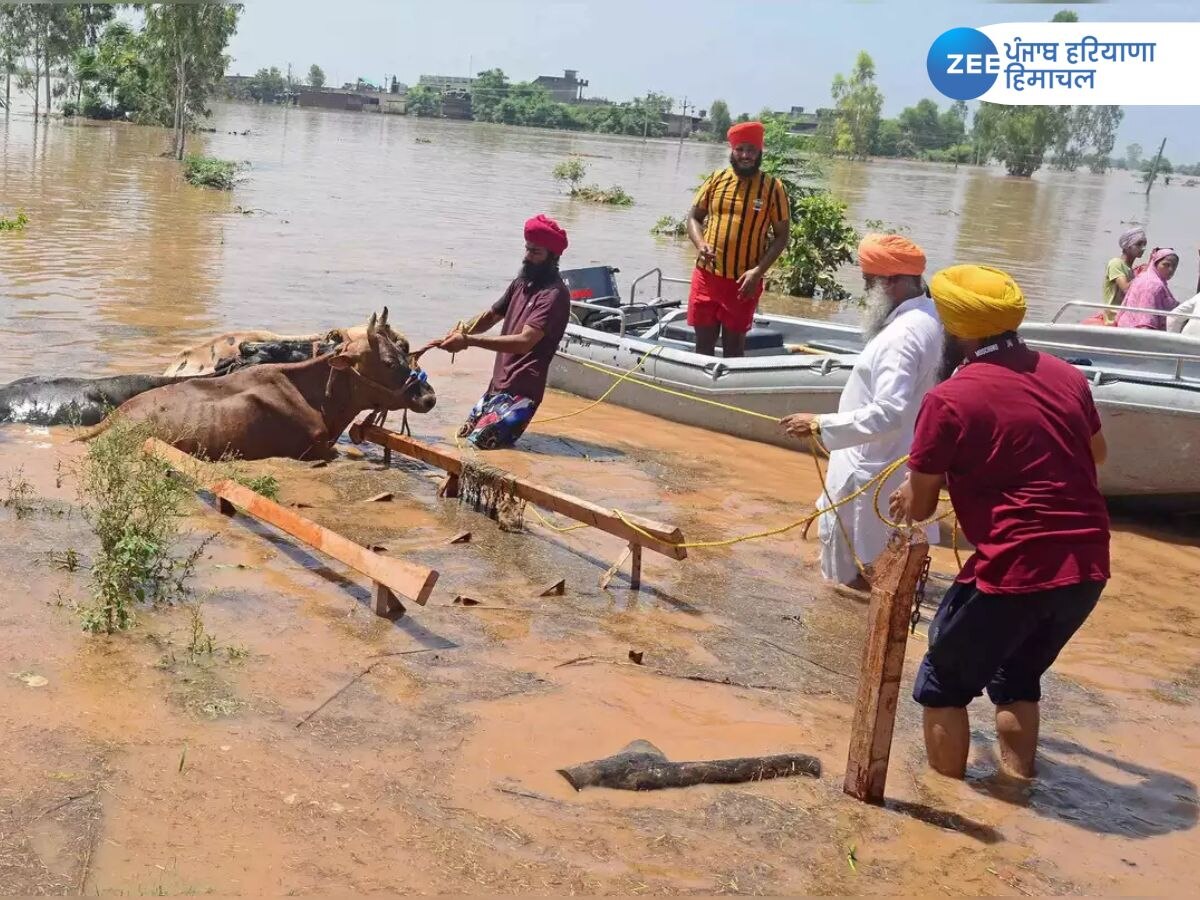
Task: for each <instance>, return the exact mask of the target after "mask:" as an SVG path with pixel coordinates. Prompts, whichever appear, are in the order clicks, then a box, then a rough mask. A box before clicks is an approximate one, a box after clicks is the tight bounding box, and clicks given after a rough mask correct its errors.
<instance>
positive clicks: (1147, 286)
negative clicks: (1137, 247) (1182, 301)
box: [1117, 247, 1179, 331]
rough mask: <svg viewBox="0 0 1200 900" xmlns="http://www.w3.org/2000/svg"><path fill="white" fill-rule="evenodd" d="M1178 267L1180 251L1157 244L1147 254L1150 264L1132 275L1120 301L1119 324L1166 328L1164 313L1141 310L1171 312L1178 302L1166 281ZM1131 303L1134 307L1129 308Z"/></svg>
mask: <svg viewBox="0 0 1200 900" xmlns="http://www.w3.org/2000/svg"><path fill="white" fill-rule="evenodd" d="M1178 267H1179V254H1178V253H1176V252H1175V251H1174V250H1172V249H1171V248H1170V247H1156V248H1155V250H1154V252H1153V253H1151V254H1150V264H1149V265H1148V266H1147V267H1146V270H1145V271H1144V272H1142V274H1140V275H1138V276H1136V277H1135V278H1134V279H1133V283H1132V284H1130V285H1129V292H1128V293H1127V294H1126V295H1125V300H1124V302H1123V303H1122V306H1123V307H1124V309H1122V310H1121V311H1120V312H1119V313H1117V326H1118V327H1120V328H1150V329H1153V330H1155V331H1166V330H1167V317H1166V316H1156V315H1154V314H1153V313H1151V312H1141V310H1161V311H1163V312H1170V311H1171V310H1173V309H1174V308H1175V307H1176V306H1178V305H1179V301H1178V300H1176V299H1175V295H1174V294H1172V293H1171V289H1170V288H1169V287H1167V282H1168V281H1170V280H1171V277H1172V276H1173V275H1174V274H1175V270H1176V269H1177V268H1178ZM1130 307H1133V308H1134V309H1130Z"/></svg>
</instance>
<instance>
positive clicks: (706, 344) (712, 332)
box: [696, 325, 721, 356]
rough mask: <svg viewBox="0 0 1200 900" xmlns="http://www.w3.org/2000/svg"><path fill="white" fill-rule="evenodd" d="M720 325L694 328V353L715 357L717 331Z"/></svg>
mask: <svg viewBox="0 0 1200 900" xmlns="http://www.w3.org/2000/svg"><path fill="white" fill-rule="evenodd" d="M720 327H721V326H720V325H697V326H696V352H697V353H699V354H700V355H701V356H716V355H717V330H718V329H719V328H720Z"/></svg>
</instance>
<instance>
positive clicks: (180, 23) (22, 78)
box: [0, 0, 242, 159]
mask: <svg viewBox="0 0 1200 900" xmlns="http://www.w3.org/2000/svg"><path fill="white" fill-rule="evenodd" d="M131 5H133V6H134V7H135V8H136V9H137V10H138V11H139V12H140V20H141V21H140V23H139V24H137V25H136V26H135V25H131V24H129V23H128V22H125V21H122V20H119V19H116V18H115V12H114V7H113V5H112V4H106V3H76V4H71V5H69V6H68V5H54V4H47V3H15V4H9V5H6V6H0V67H2V68H3V75H4V92H5V104H4V105H5V107H6V108H7V107H8V106H9V105H10V102H11V95H12V90H13V87H14V85H15V87H16V89H17V90H24V91H27V92H28V93H29V94H30V96H31V98H32V100H33V112H34V116H35V117H37V116H39V115H41V114H42V113H43V112H46V113H49V112H50V111H51V110H52V109H53V108H54V106H55V104H56V103H57V104H58V106H59V107H60V108H61V110H62V112H63V114H64V115H84V116H89V117H91V118H99V119H129V120H132V121H136V122H140V123H143V124H153V125H162V126H165V127H168V128H170V129H171V131H172V148H171V149H172V152H173V154H174V155H175V156H176V158H177V159H182V158H183V154H184V147H185V144H186V141H187V133H188V131H189V130H191V129H193V128H194V127H195V125H196V122H197V121H198V120H199V119H200V118H201V117H203V116H205V115H207V114H208V106H207V103H208V99H209V97H210V96H211V95H212V93H213V91H214V90H215V88H216V86H217V84H218V83H219V82H220V80H221V78H222V77H223V76H224V74H225V67H226V65H227V63H228V57H227V56H226V55H225V48H226V47H227V46H228V44H229V40H230V38H232V37H233V34H234V32H235V31H236V30H237V23H238V18H239V16H240V15H241V11H242V6H241V4H238V3H223V2H211V0H200V2H194V3H179V4H165V3H159V4H131Z"/></svg>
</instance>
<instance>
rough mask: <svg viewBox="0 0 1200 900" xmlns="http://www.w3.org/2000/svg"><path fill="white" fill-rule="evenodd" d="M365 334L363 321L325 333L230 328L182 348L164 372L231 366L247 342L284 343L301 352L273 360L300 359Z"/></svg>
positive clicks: (179, 373) (395, 336)
mask: <svg viewBox="0 0 1200 900" xmlns="http://www.w3.org/2000/svg"><path fill="white" fill-rule="evenodd" d="M387 335H388V337H389V338H391V339H392V341H393V342H394V341H396V340H397V339H398V338H399V335H398V334H396V332H394V331H392V329H391V328H388V329H387ZM365 336H366V328H365V327H364V326H362V325H353V326H351V327H349V328H334V329H333V330H332V331H327V332H325V333H323V334H291V335H282V334H275V333H274V332H273V331H231V332H229V333H227V334H222V335H219V336H217V337H215V338H212V339H210V340H207V341H205V342H204V343H203V344H197V345H196V346H195V347H190V348H189V349H187V350H182V351H180V352H179V353H178V354H177V355H176V356H175V358H174V359H173V360H172V361H171V364H170V365H169V366H167V368H166V370H165V371H164V372H163V374H164V375H171V376H175V377H185V376H186V377H190V376H196V375H212V374H214V373H216V372H220V371H224V370H228V369H229V368H230V364H231V363H235V364H236V363H237V362H238V358H239V356H240V355H241V354H242V352H243V346H244V345H246V344H270V345H279V346H280V347H281V348H283V347H292V348H294V349H295V350H296V351H298V352H299V356H293V358H292V359H291V360H288V359H287V358H286V357H284V358H282V359H281V358H278V357H276V358H275V359H273V360H271V361H272V362H284V361H291V362H299V361H300V359H305V358H309V357H311V356H317V355H319V353H316V352H313V350H314V349H316V350H321V349H324V346H325V345H329V344H343V343H345V342H346V341H353V340H356V339H358V338H361V337H365Z"/></svg>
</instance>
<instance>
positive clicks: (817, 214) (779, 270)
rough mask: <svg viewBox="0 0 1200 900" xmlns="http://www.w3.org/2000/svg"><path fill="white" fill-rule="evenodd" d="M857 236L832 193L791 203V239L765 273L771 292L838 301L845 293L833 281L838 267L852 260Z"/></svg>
mask: <svg viewBox="0 0 1200 900" xmlns="http://www.w3.org/2000/svg"><path fill="white" fill-rule="evenodd" d="M857 244H858V233H857V232H856V231H855V230H854V228H853V226H851V225H850V223H849V222H847V221H846V204H845V203H843V202H842V201H841V200H838V199H837V198H836V197H834V196H833V195H832V194H811V195H809V196H807V197H801V198H800V200H799V201H797V202H796V203H795V204H793V214H792V226H791V237H790V239H789V240H788V247H787V249H786V250H785V251H784V252H783V255H782V256H780V257H779V262H778V263H777V264H776V265H775V267H774V268H772V269H771V271H770V272H769V273H768V274H767V281H768V284H769V285H770V286H771V288H772V289H774V290H782V291H784V292H785V293H788V294H792V295H794V296H798V297H812V296H813V295H814V294H816V293H818V288H819V289H820V290H821V291H822V292H823V294H824V297H825V298H827V299H832V300H840V299H843V298H845V297H846V291H845V290H844V289H843V288H842V287H841V286H840V285H839V284H838V283H837V281H835V280H834V277H833V276H834V273H835V272H837V270H838V267H839V266H842V265H844V264H845V263H848V262H852V261H853V259H854V248H855V247H856V246H857Z"/></svg>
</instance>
